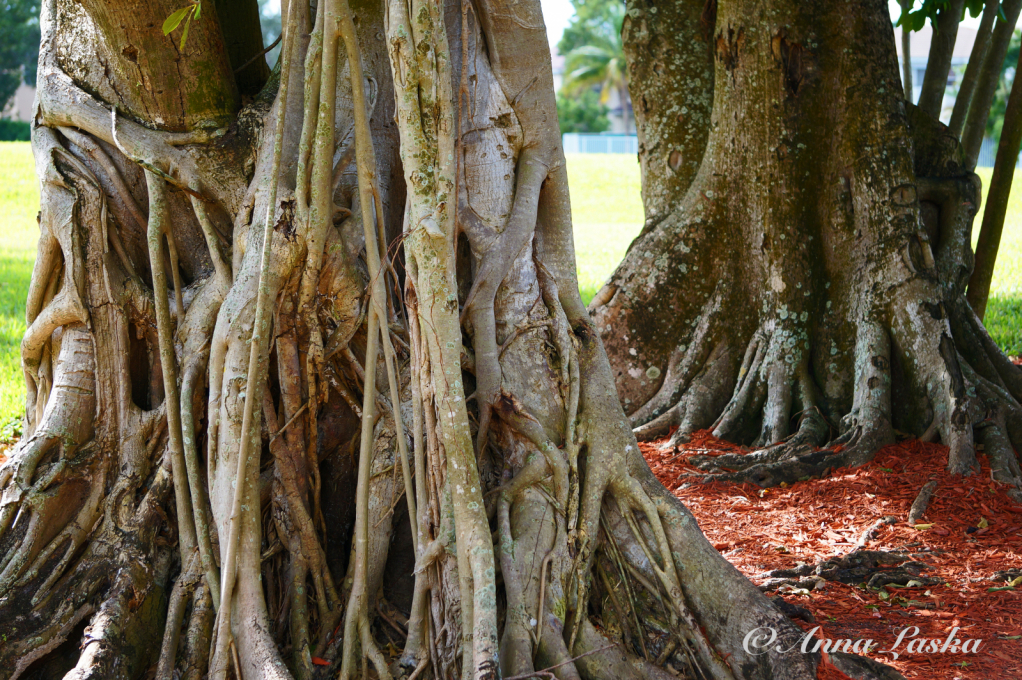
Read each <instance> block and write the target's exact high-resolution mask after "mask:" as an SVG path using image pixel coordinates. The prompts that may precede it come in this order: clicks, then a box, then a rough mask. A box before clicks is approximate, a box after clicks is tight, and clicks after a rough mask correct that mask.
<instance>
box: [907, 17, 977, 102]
mask: <svg viewBox="0 0 1022 680" xmlns="http://www.w3.org/2000/svg"><path fill="white" fill-rule="evenodd" d="M964 4H965V0H949V2H947V3H946V4H944V5H943V6H941V8H940V9H939V10H938V11H937V21H936V22H935V25H934V27H933V37H932V38H931V39H930V54H929V56H928V57H927V60H926V73H925V75H923V84H922V88H921V89H920V90H919V102H918V106H919V109H920V110H921V111H922V112H923V113H926V114H928V115H930V116H933V117H934V118H938V119H939V118H940V109H941V105H942V104H943V102H944V91H945V90H947V77H948V73H949V72H950V70H951V55H952V53H953V52H954V49H955V40H956V39H957V38H958V23H959V22H960V21H961V18H962V6H963V5H964Z"/></svg>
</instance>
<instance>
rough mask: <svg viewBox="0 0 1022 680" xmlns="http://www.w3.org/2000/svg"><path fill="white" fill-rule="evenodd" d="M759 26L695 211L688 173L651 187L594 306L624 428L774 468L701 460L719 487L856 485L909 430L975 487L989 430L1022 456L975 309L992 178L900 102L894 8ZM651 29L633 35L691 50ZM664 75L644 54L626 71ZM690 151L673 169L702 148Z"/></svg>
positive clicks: (736, 12) (723, 41)
mask: <svg viewBox="0 0 1022 680" xmlns="http://www.w3.org/2000/svg"><path fill="white" fill-rule="evenodd" d="M760 11H763V8H761V7H753V6H752V5H751V4H746V3H742V2H735V3H724V2H720V3H718V5H717V7H716V12H717V13H716V22H715V27H714V30H713V33H712V36H713V37H712V45H713V48H714V49H713V53H712V58H713V66H714V84H713V88H714V89H713V97H714V98H713V112H712V116H711V117H707V118H706V119H705V120H706V121H707V128H708V136H707V144H706V147H705V152H704V153H703V155H702V163H701V165H700V167H699V169H698V172H697V173H696V175H695V177H694V179H693V180H692V183H691V185H690V187H689V188H688V191H687V192H686V193H685V194H683V195H681V194H671V193H668V192H667V191H664V190H663V187H671V186H675V184H674V183H676V182H677V179H676V178H675V177H674V176H672V174H671V173H670V172H663V173H662V174H654V173H651V172H646V173H645V174H644V176H643V182H644V187H643V190H644V196H646V197H651V196H653V197H657V198H659V199H661V202H659V203H657V204H655V205H656V207H657V211H658V214H659V215H660V216H661V217H660V218H659V220H658V221H657V222H656V223H655V224H653V225H650V224H649V223H647V229H646V231H645V232H644V233H643V234H642V235H641V236H640V237H639V238H638V239H637V240H636V241H635V242H634V243H633V244H632V246H631V247H630V249H629V252H628V254H627V255H626V257H625V260H624V262H623V263H622V264H621V265H620V267H619V268H618V270H617V271H616V272H615V273H614V275H613V276H612V277H611V279H610V281H609V282H608V284H607V285H606V286H605V287H604V288H603V289H602V290H601V291H600V293H598V294H597V296H596V297H595V298H594V300H593V302H592V304H591V307H590V308H591V312H592V314H593V316H594V319H595V321H596V324H597V326H598V328H599V329H600V332H601V336H602V337H603V340H604V343H605V345H606V347H607V351H608V353H609V355H610V359H611V366H612V368H613V370H614V375H615V378H616V380H617V385H618V391H619V394H620V395H621V397H622V400H623V402H624V404H625V409H626V411H627V412H629V413H630V416H631V419H632V423H633V425H634V426H635V427H636V430H635V431H636V433H637V434H638V435H639V436H640V437H655V436H661V435H665V434H669V433H672V432H673V439H674V441H684V440H685V438H686V437H687V435H688V434H689V433H690V432H692V431H694V430H697V429H701V428H712V429H713V430H714V431H715V433H716V434H717V435H718V436H722V437H725V438H729V439H731V440H734V441H738V442H742V443H747V444H753V445H754V446H756V447H757V449H758V450H757V451H756V452H755V453H752V454H749V455H746V456H735V457H729V458H728V459H726V460H724V461H722V460H720V459H719V458H718V459H715V460H716V462H715V463H714V462H712V461H705V462H704V463H703V464H704V465H705V466H706V469H707V471H709V472H711V473H712V474H711V475H710V478H711V479H734V480H742V481H752V482H754V483H757V484H762V485H770V484H777V483H780V482H782V481H784V482H791V481H794V480H797V479H800V478H804V477H806V476H812V475H820V474H824V473H826V471H827V470H829V469H832V468H834V467H835V466H839V465H855V464H860V463H861V462H863V461H865V460H868V459H869V458H870V457H871V456H872V455H873V453H874V452H875V451H876V449H877V448H878V447H880V446H882V445H883V444H885V443H887V442H889V441H891V440H892V437H893V429H894V428H897V429H898V430H901V431H904V432H912V433H915V434H917V435H920V436H922V435H928V436H938V435H939V437H940V438H941V440H942V441H943V442H944V443H945V444H947V445H948V446H949V447H950V453H949V460H948V466H949V468H950V469H951V470H952V471H954V472H956V473H961V474H968V473H970V472H971V471H972V470H973V469H974V466H975V456H974V450H975V447H974V444H973V427H972V426H973V424H974V423H979V422H980V421H982V419H983V416H982V415H981V414H982V413H984V412H996V413H999V414H1001V415H999V416H998V418H1000V420H998V425H997V427H998V428H1000V430H999V431H1001V432H1007V431H1011V432H1013V433H1014V434H1012V435H1010V436H1011V438H1012V441H1013V442H1015V446H1016V447H1018V446H1019V445H1020V444H1022V428H1020V427H1019V425H1017V424H1016V422H1022V421H1019V418H1020V416H1022V408H1020V406H1019V400H1020V399H1022V374H1020V372H1019V370H1018V369H1017V368H1016V367H1014V366H1012V365H1011V364H1010V362H1009V361H1008V360H1007V358H1006V357H1005V356H1004V355H1003V354H1002V353H1001V352H1000V351H999V350H998V349H997V348H996V346H994V344H993V343H992V342H991V341H990V340H989V338H988V336H987V335H986V333H985V331H984V330H983V329H982V327H981V326H980V325H979V323H978V321H976V319H975V317H974V315H973V314H972V312H971V310H970V309H969V307H968V304H967V302H966V300H965V296H964V288H965V282H966V280H967V278H968V274H969V271H970V268H971V259H972V254H971V252H970V248H969V233H970V229H971V222H972V216H973V213H974V211H975V209H976V206H977V205H978V200H979V183H978V179H977V178H976V176H975V175H973V174H972V173H971V172H969V170H968V168H967V167H966V165H965V161H964V158H963V157H962V155H961V151H960V149H959V148H958V145H957V143H956V140H954V138H953V137H951V136H950V135H949V133H948V132H947V129H946V128H944V127H943V126H942V125H940V124H939V123H937V122H936V121H934V120H933V119H932V118H931V117H930V116H927V115H925V114H923V113H922V112H921V111H919V109H917V108H916V107H914V106H911V105H909V106H907V107H906V105H905V103H904V101H903V99H902V98H901V96H900V93H901V90H900V88H898V84H899V83H898V81H899V74H898V66H897V58H896V54H895V49H894V41H893V35H892V33H893V32H892V31H891V29H890V23H889V19H888V16H887V9H886V5H884V4H883V3H881V2H879V1H874V0H864V1H863V2H858V3H853V4H851V5H848V4H845V5H842V6H841V9H840V11H838V10H837V9H836V8H831V7H830V6H827V5H809V4H803V3H799V4H797V5H795V4H794V3H788V2H783V1H782V0H778V2H777V3H775V5H773V6H772V7H771V9H770V10H768V11H775V12H778V13H779V14H782V15H783V16H785V18H786V19H785V23H784V25H783V26H781V25H777V26H768V27H765V28H764V27H763V26H761V25H760V24H759V23H758V21H757V20H756V18H755V17H757V16H759V15H758V12H760ZM641 19H642V17H629V19H626V26H625V35H626V36H633V35H635V36H642V37H643V39H644V40H646V41H648V42H650V43H653V42H656V41H664V42H665V43H667V44H670V43H671V41H673V40H678V41H679V43H681V44H684V43H685V41H687V40H691V38H690V37H689V36H686V35H684V34H675V33H672V32H671V27H669V26H664V27H663V28H662V29H661V32H659V33H658V34H656V35H647V34H646V33H644V32H643V31H647V32H648V31H649V29H650V26H649V25H648V24H645V25H643V24H640V23H639V21H641ZM675 35H677V36H678V37H676V38H675V37H674V36H675ZM648 54H649V53H648V52H645V51H642V50H631V51H629V56H630V58H632V59H633V60H634V63H633V65H632V66H631V67H630V68H633V69H635V70H637V71H641V70H642V69H646V68H650V66H649V64H648V62H646V59H648V56H647V55H648ZM707 59H709V56H707ZM633 82H634V81H633ZM856 84H858V85H856ZM867 91H868V92H869V95H868V96H867V95H866V94H865V93H866V92H867ZM635 96H636V98H637V99H638V98H639V97H640V96H641V92H636V93H635ZM763 101H770V102H777V106H776V107H763V106H761V105H759V102H763ZM710 120H712V121H713V123H712V125H711V124H710V123H709V121H710ZM639 124H640V128H647V129H645V130H640V135H642V134H646V135H650V134H651V132H652V133H654V134H655V133H657V132H659V130H661V129H663V128H660V127H658V120H657V119H655V118H646V119H644V118H640V119H639ZM673 134H674V136H673V137H670V138H667V139H662V142H661V144H662V147H661V148H665V149H669V148H671V147H672V145H674V144H678V145H679V147H678V148H684V147H681V146H680V145H682V144H684V143H685V141H686V140H687V139H691V138H690V137H688V138H687V137H686V136H685V134H684V132H682V131H674V132H673ZM864 151H866V153H864ZM661 153H662V154H663V153H664V152H663V151H661ZM662 197H670V198H668V199H666V200H665V199H664V198H662ZM647 200H648V199H647ZM973 394H975V395H976V396H971V395H973ZM838 445H840V446H838ZM818 447H826V448H823V449H819V448H818ZM1004 463H1005V466H1006V467H1005V470H1011V472H1010V473H1009V474H1008V475H1006V476H1005V479H1006V480H1011V483H1012V484H1015V485H1018V484H1020V483H1022V477H1020V476H1019V473H1018V472H1017V470H1018V463H1017V461H1016V460H1015V456H1014V454H1005V462H1004ZM715 465H719V466H720V467H719V468H718V467H714V466H715ZM725 469H728V470H731V472H728V471H726V470H725Z"/></svg>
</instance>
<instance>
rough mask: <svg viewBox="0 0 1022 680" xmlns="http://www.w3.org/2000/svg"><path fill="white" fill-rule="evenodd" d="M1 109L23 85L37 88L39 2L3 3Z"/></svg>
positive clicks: (0, 2)
mask: <svg viewBox="0 0 1022 680" xmlns="http://www.w3.org/2000/svg"><path fill="white" fill-rule="evenodd" d="M0 35H2V36H3V41H2V42H0V109H2V108H3V107H4V106H5V105H6V104H7V102H8V101H10V99H11V97H13V96H14V91H15V90H17V89H18V86H19V85H21V83H22V82H24V83H25V84H27V85H35V73H36V62H37V61H39V2H38V0H0Z"/></svg>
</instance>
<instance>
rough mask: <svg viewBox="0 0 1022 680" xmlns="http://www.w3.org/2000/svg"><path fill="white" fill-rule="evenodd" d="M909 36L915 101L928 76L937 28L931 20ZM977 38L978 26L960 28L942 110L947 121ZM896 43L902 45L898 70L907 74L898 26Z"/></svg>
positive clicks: (899, 47)
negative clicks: (927, 70) (931, 44)
mask: <svg viewBox="0 0 1022 680" xmlns="http://www.w3.org/2000/svg"><path fill="white" fill-rule="evenodd" d="M909 38H910V39H911V45H910V47H909V51H910V55H909V56H910V58H911V60H912V96H911V97H909V98H908V99H909V100H910V101H911V102H912V103H913V104H915V103H916V102H918V101H919V92H920V90H921V89H922V86H923V77H924V76H925V75H926V63H927V60H928V59H929V57H930V40H931V39H932V38H933V27H932V26H930V23H929V22H927V23H926V25H925V26H923V28H922V29H921V30H918V31H916V32H915V33H910V34H909ZM975 41H976V29H974V28H967V27H965V26H959V27H958V37H957V38H956V39H955V49H954V51H953V52H952V53H951V69H950V71H949V72H948V76H947V89H945V90H944V102H943V104H942V105H941V109H940V120H941V121H942V122H944V123H947V122H948V121H949V120H951V110H952V109H953V108H954V106H955V95H957V94H958V87H959V86H960V85H961V80H962V73H963V72H964V71H965V67H966V66H967V65H968V63H969V56H970V55H971V54H972V44H973V43H974V42H975ZM894 43H895V45H897V47H898V73H899V74H901V75H902V77H904V73H902V70H901V59H902V56H901V27H895V29H894ZM902 85H904V83H902Z"/></svg>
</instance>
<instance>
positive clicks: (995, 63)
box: [962, 0, 1022, 169]
mask: <svg viewBox="0 0 1022 680" xmlns="http://www.w3.org/2000/svg"><path fill="white" fill-rule="evenodd" d="M1020 10H1022V0H1005V1H1004V2H1003V3H1002V4H1001V11H1003V12H1004V16H1005V19H1006V21H1002V20H1001V19H998V20H997V24H996V25H995V26H994V31H993V33H992V34H991V35H990V48H989V50H987V54H986V58H985V59H983V68H982V70H981V71H980V74H979V82H978V83H977V85H976V92H975V94H974V95H973V96H972V101H971V102H970V103H969V115H968V116H967V117H966V119H965V126H964V128H963V130H962V148H963V149H964V151H965V160H966V163H967V165H968V167H969V168H970V169H971V168H975V167H976V161H977V159H978V158H979V151H980V149H981V148H982V147H983V137H984V136H985V135H986V129H987V118H989V116H990V106H991V105H992V104H993V101H994V93H995V92H996V91H997V86H998V84H999V83H1000V81H1001V67H1002V66H1003V64H1004V57H1005V55H1006V54H1007V53H1008V46H1009V45H1010V43H1011V36H1012V35H1013V34H1014V32H1015V23H1016V22H1017V21H1018V17H1019V11H1020Z"/></svg>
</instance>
